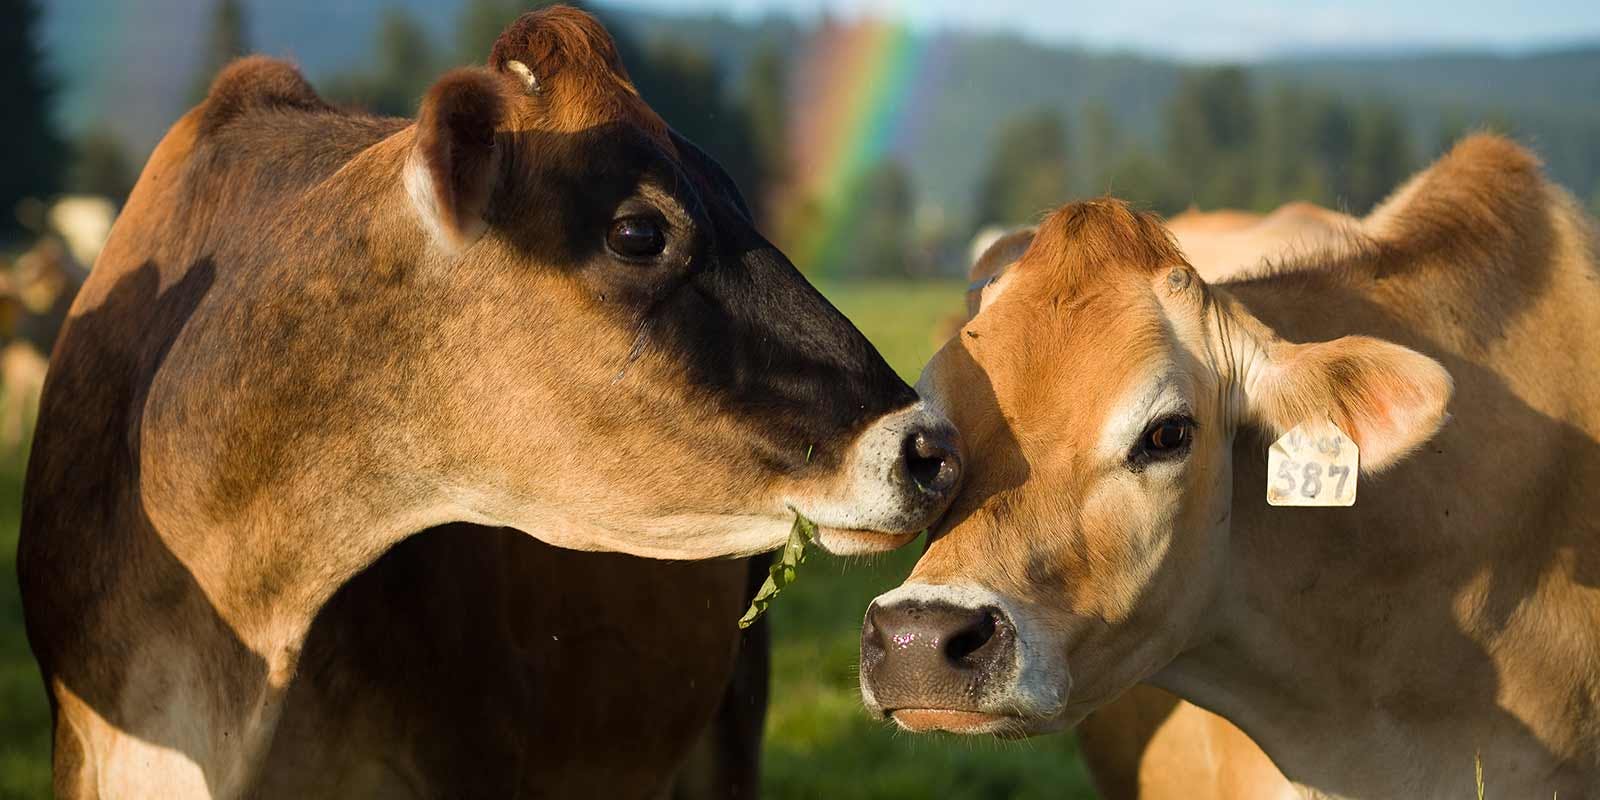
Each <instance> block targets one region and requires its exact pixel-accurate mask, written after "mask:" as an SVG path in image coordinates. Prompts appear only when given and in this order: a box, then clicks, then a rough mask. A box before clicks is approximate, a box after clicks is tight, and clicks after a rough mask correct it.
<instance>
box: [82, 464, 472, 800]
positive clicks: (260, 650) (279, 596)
mask: <svg viewBox="0 0 1600 800" xmlns="http://www.w3.org/2000/svg"><path fill="white" fill-rule="evenodd" d="M345 477H346V479H339V478H337V477H332V476H324V478H323V483H324V485H323V491H320V492H317V491H312V490H311V488H310V487H309V486H308V487H303V488H302V489H301V490H300V491H286V492H283V493H280V494H278V495H275V496H274V497H273V498H272V499H271V503H265V502H264V503H263V504H262V507H261V508H260V509H256V513H253V514H249V515H245V516H242V517H241V518H240V519H239V520H238V521H237V522H236V524H235V526H234V527H232V528H231V529H227V530H216V529H212V530H206V531H202V530H198V529H191V528H190V527H188V526H189V525H191V524H192V523H191V522H187V521H186V520H192V519H194V518H195V517H196V516H198V515H187V514H185V513H183V512H182V510H181V509H183V508H184V507H183V506H182V505H181V504H172V505H168V504H165V503H162V502H149V503H147V504H146V505H147V508H149V509H151V510H152V512H153V515H152V517H151V518H150V520H149V525H150V528H152V529H153V530H154V531H160V533H159V534H153V535H151V536H149V537H146V538H145V539H144V546H143V547H141V553H140V555H139V556H138V559H139V560H140V561H141V562H142V563H144V564H145V565H146V572H150V571H160V572H161V573H162V574H163V575H165V576H166V577H165V578H163V579H162V580H160V581H159V582H154V583H159V585H160V586H161V588H160V589H159V590H156V591H152V592H150V593H147V594H145V595H142V596H141V597H140V599H139V600H137V601H132V602H130V603H128V604H127V605H126V607H124V608H122V609H119V612H118V613H119V614H121V616H122V617H123V618H124V621H123V624H124V625H126V626H140V627H144V628H151V629H153V630H149V631H147V632H146V633H145V634H144V635H142V636H140V637H139V638H138V639H137V640H135V641H133V642H131V643H130V647H132V648H133V649H135V650H137V651H138V652H137V653H135V654H133V656H132V657H131V659H130V666H128V667H127V671H126V672H125V673H124V675H125V681H124V682H123V686H122V687H121V690H120V694H121V701H120V705H121V707H122V708H121V710H120V711H119V712H118V713H119V714H120V715H121V718H120V719H118V720H117V721H116V722H115V723H114V724H113V725H112V726H111V727H112V728H114V729H120V730H122V731H126V732H129V733H132V734H133V735H134V737H135V738H138V739H147V740H151V741H156V742H159V743H162V744H164V745H166V746H167V750H166V751H165V752H167V753H168V754H182V756H183V757H184V758H187V759H188V760H189V761H191V762H193V763H194V764H195V765H196V766H198V767H199V768H200V771H201V773H203V775H204V778H205V780H206V782H207V784H208V787H209V792H210V793H212V794H213V795H215V796H236V795H238V794H240V793H245V792H247V791H248V789H249V787H250V786H252V785H254V782H255V780H256V779H257V777H258V776H256V775H255V772H254V771H255V770H256V769H257V768H258V767H259V765H260V764H261V763H262V761H263V759H264V756H265V754H266V752H267V748H268V747H269V746H270V745H271V741H272V737H273V736H274V735H275V732H276V726H277V723H278V720H279V718H280V716H281V713H282V709H283V703H284V700H285V698H286V695H287V692H288V689H289V685H290V682H291V681H292V680H293V679H294V676H295V673H296V671H297V669H298V667H299V659H300V652H301V648H302V645H303V643H304V642H305V640H306V637H307V635H308V634H309V631H310V628H311V625H312V623H313V621H314V620H315V618H316V616H317V614H318V612H319V611H320V610H321V609H322V608H323V607H324V606H326V605H327V603H328V601H329V600H330V599H331V598H332V596H333V594H334V593H335V592H336V591H338V589H339V588H340V587H341V586H343V585H344V584H345V583H346V582H347V581H349V580H350V579H351V578H353V577H354V576H355V575H356V574H357V573H359V572H360V571H361V570H363V569H365V568H366V567H367V566H369V565H370V564H371V563H373V562H374V561H375V560H376V559H377V558H378V557H379V556H381V555H382V553H383V552H384V551H386V550H387V549H388V548H389V547H391V546H392V545H393V544H395V543H398V542H399V541H400V540H402V539H403V538H405V537H406V536H407V535H409V534H411V533H415V532H417V531H420V530H423V529H425V528H428V527H430V526H432V525H436V524H439V523H441V522H444V521H447V520H446V519H445V518H443V517H439V516H438V514H436V513H435V512H434V510H433V509H436V508H439V507H440V504H437V503H433V504H429V503H416V502H411V503H409V504H408V503H407V502H406V501H405V500H403V499H402V498H401V496H400V495H399V494H396V495H395V499H394V501H393V502H392V504H390V505H389V506H388V508H389V509H390V511H391V513H389V514H388V515H377V514H375V513H374V511H373V508H374V507H373V506H372V505H370V503H369V502H368V501H370V500H371V499H372V498H373V495H372V494H371V493H370V492H364V491H362V489H363V488H372V487H361V486H359V485H357V484H356V483H355V479H354V478H352V477H350V476H345ZM332 489H336V490H332ZM167 509H178V510H177V511H173V512H168V511H166V510H167ZM436 517H438V518H436ZM152 620H159V622H157V623H155V624H152ZM91 705H93V704H91Z"/></svg>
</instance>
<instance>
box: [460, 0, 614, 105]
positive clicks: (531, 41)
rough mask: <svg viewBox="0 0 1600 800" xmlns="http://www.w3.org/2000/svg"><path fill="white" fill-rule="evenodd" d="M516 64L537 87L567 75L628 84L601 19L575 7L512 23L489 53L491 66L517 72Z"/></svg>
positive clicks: (534, 13)
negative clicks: (512, 65)
mask: <svg viewBox="0 0 1600 800" xmlns="http://www.w3.org/2000/svg"><path fill="white" fill-rule="evenodd" d="M512 62H516V63H519V64H522V65H523V68H524V69H525V70H527V72H528V73H529V74H530V75H531V76H532V78H533V79H534V82H536V83H546V82H548V81H549V80H550V79H551V78H553V77H555V76H556V75H559V74H562V73H563V72H569V73H570V72H576V73H580V74H581V75H582V76H583V77H585V78H594V77H599V76H610V77H612V78H615V79H617V80H619V81H621V82H624V83H628V71H627V69H626V68H625V67H624V66H623V65H622V57H621V56H619V55H618V54H617V44H616V42H615V41H614V40H613V39H612V38H611V34H610V33H608V32H606V29H605V26H604V25H601V24H600V21H599V20H597V19H595V18H594V17H592V16H590V15H589V14H587V13H585V12H583V11H580V10H578V9H576V8H572V7H571V6H559V5H558V6H549V7H547V8H542V9H539V10H537V11H530V12H528V13H526V14H523V15H522V16H521V17H518V18H517V20H516V21H515V22H513V23H511V25H510V26H509V27H507V28H506V29H505V31H504V32H502V33H501V34H500V37H499V38H497V39H495V42H494V47H493V48H491V49H490V51H489V68H490V69H492V70H494V71H496V72H507V71H509V70H511V69H513V68H512V67H511V66H510V65H511V63H512ZM523 80H524V82H526V81H527V79H526V78H524V79H523ZM629 85H630V86H631V83H629Z"/></svg>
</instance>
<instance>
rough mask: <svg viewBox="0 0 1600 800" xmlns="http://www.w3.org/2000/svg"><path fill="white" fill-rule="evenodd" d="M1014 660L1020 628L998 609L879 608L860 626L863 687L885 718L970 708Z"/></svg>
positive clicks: (928, 604)
mask: <svg viewBox="0 0 1600 800" xmlns="http://www.w3.org/2000/svg"><path fill="white" fill-rule="evenodd" d="M1015 662H1016V634H1015V627H1014V626H1013V625H1012V623H1011V620H1010V619H1008V618H1007V617H1006V615H1005V613H1004V612H1002V611H1001V610H1000V609H998V608H995V607H994V606H984V607H981V608H964V607H961V606H957V605H954V604H951V603H945V602H940V601H907V602H901V603H895V604H892V605H888V606H882V605H879V604H877V603H873V604H872V605H871V606H869V607H868V608H867V618H866V621H865V622H864V623H863V624H862V628H861V677H862V682H863V686H864V687H866V688H868V689H869V690H870V691H871V692H872V694H873V697H874V698H875V701H876V703H875V704H876V705H877V706H878V707H879V708H882V709H883V710H884V712H885V713H892V712H894V711H896V710H899V709H922V708H957V709H959V708H968V707H971V706H972V704H973V703H974V702H975V701H976V700H977V698H978V697H979V696H980V695H981V694H983V689H984V687H985V686H987V685H990V684H999V683H1001V682H1004V681H1007V680H1009V678H1010V676H1011V673H1012V672H1013V671H1014V670H1015Z"/></svg>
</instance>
